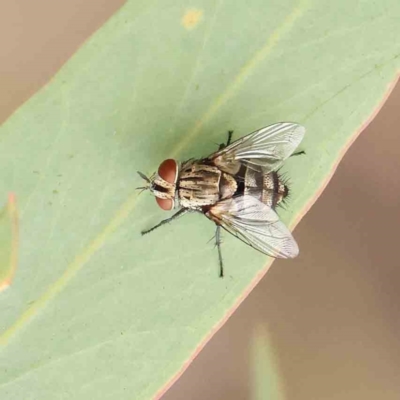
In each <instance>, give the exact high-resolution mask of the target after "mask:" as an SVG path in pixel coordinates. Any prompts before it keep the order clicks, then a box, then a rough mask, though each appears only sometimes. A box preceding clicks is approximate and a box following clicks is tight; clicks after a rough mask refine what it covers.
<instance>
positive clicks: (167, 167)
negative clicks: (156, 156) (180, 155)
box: [158, 158, 178, 183]
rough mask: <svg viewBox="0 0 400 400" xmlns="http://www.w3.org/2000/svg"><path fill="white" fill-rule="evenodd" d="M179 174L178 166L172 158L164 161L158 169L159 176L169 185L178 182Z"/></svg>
mask: <svg viewBox="0 0 400 400" xmlns="http://www.w3.org/2000/svg"><path fill="white" fill-rule="evenodd" d="M177 174H178V164H177V162H176V161H175V160H172V159H171V158H170V159H168V160H165V161H163V162H162V163H161V164H160V166H159V167H158V175H160V177H161V178H162V179H164V181H167V182H169V183H175V182H176V175H177Z"/></svg>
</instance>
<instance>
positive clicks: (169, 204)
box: [156, 158, 178, 211]
mask: <svg viewBox="0 0 400 400" xmlns="http://www.w3.org/2000/svg"><path fill="white" fill-rule="evenodd" d="M158 175H160V177H161V178H162V179H164V181H167V182H168V183H172V184H174V183H175V182H176V179H177V177H178V163H177V162H176V161H175V160H172V159H171V158H170V159H168V160H165V161H163V162H162V163H161V164H160V166H159V167H158ZM156 202H157V204H158V205H159V207H160V208H162V209H163V210H166V211H169V210H172V209H173V208H174V201H173V200H171V199H160V198H159V197H156Z"/></svg>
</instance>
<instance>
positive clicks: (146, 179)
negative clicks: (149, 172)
mask: <svg viewBox="0 0 400 400" xmlns="http://www.w3.org/2000/svg"><path fill="white" fill-rule="evenodd" d="M136 172H137V173H138V174H139V176H140V177H141V178H142V179H144V180H145V181H146V182H147V183H151V182H150V179H149V178H148V177H147V176H146V175H145V174H144V173H143V172H140V171H136Z"/></svg>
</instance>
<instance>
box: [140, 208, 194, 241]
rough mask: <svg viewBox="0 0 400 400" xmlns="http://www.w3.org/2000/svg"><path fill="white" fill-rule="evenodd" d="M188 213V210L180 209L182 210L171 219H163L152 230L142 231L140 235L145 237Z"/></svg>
mask: <svg viewBox="0 0 400 400" xmlns="http://www.w3.org/2000/svg"><path fill="white" fill-rule="evenodd" d="M188 212H189V209H187V208H182V209H181V210H179V211H178V212H177V213H175V214H174V215H173V216H172V217H170V218H167V219H163V220H162V221H161V222H160V223H158V224H157V225H155V226H153V227H152V228H150V229H147V230H145V231H142V235H146V234H148V233H150V232H152V231H154V230H155V229H157V228H159V227H160V226H162V225H165V224H169V223H170V222H172V221H173V220H175V219H177V218H179V217H181V216H182V215H185V214H187V213H188Z"/></svg>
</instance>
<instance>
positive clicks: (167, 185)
mask: <svg viewBox="0 0 400 400" xmlns="http://www.w3.org/2000/svg"><path fill="white" fill-rule="evenodd" d="M178 173H179V165H178V163H177V162H176V161H175V160H172V159H168V160H164V161H163V162H162V163H161V164H160V166H159V167H158V171H157V173H155V174H153V175H152V176H151V177H150V178H148V177H147V176H146V175H144V174H142V173H141V172H139V171H138V174H139V175H140V176H141V177H142V178H143V179H144V180H145V181H146V182H147V183H148V185H147V186H143V187H140V188H138V189H142V190H150V192H151V193H152V194H153V195H154V196H155V198H156V201H157V204H158V205H159V207H160V208H162V209H163V210H166V211H169V210H172V209H173V208H174V206H175V199H176V182H177V180H178Z"/></svg>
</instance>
